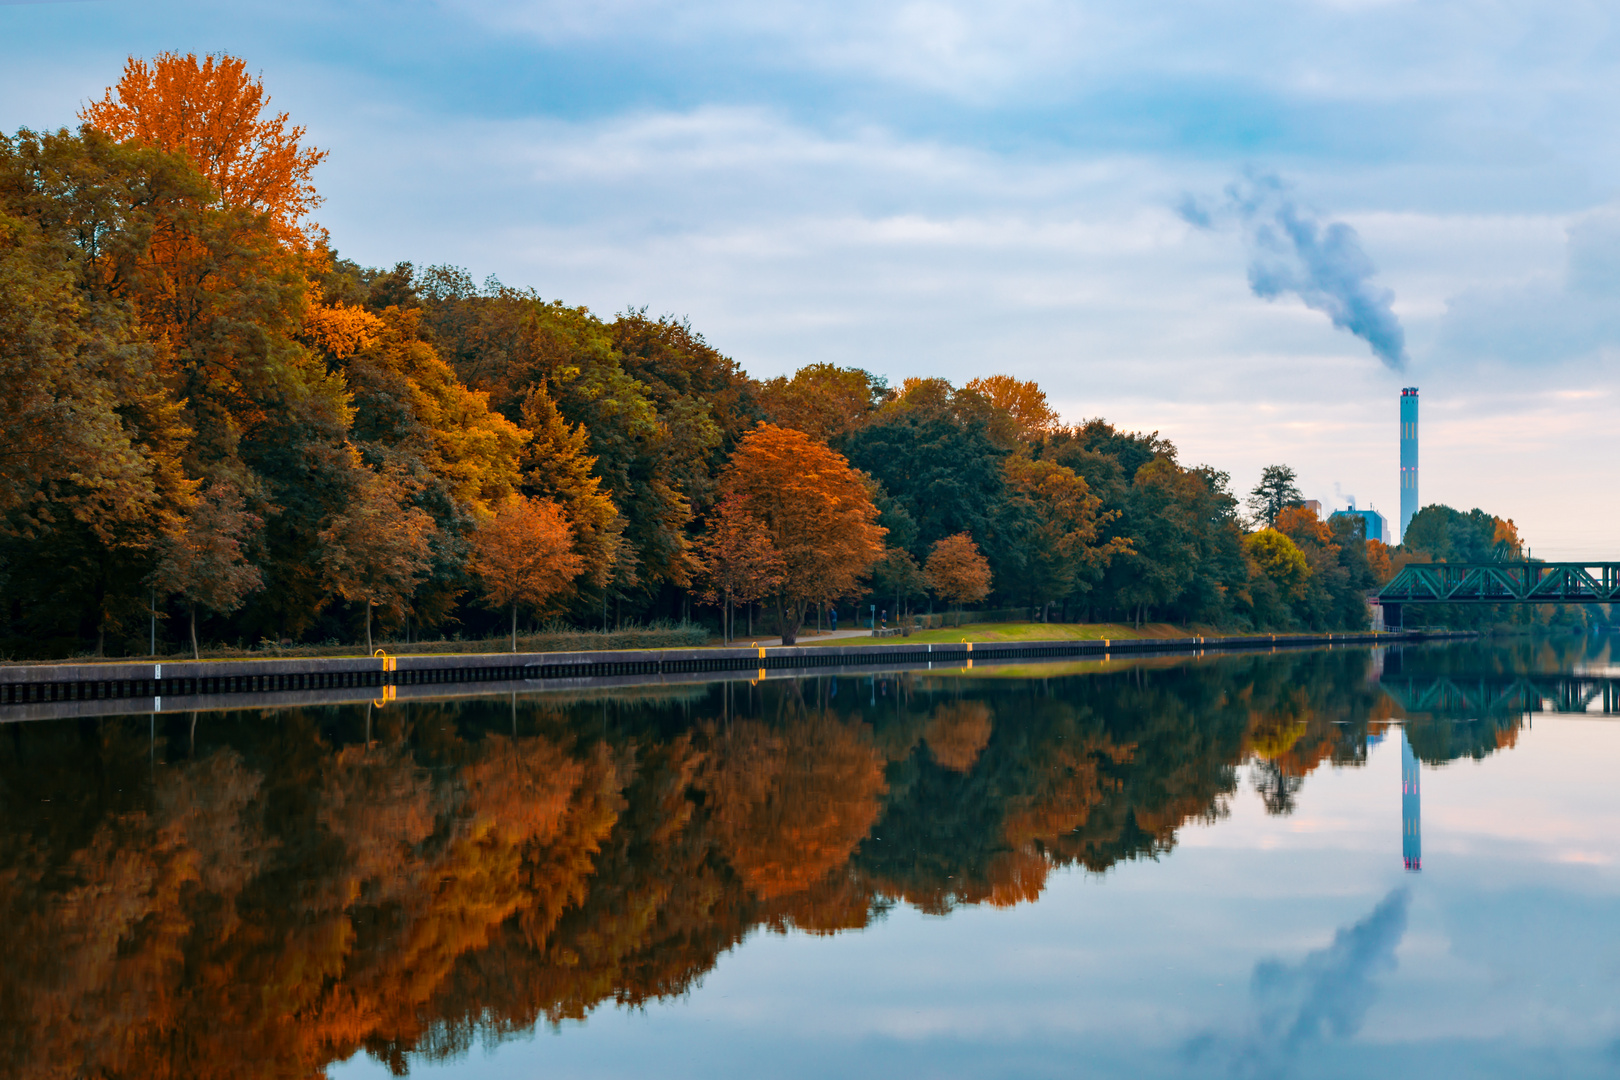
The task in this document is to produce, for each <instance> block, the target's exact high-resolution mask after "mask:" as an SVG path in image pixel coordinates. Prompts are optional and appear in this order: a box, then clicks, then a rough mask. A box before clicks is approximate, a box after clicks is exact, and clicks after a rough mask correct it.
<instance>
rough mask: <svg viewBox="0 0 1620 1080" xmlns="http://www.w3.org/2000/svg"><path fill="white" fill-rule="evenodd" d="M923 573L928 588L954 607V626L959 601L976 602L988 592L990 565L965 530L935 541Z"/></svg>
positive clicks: (958, 613) (960, 619)
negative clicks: (926, 578)
mask: <svg viewBox="0 0 1620 1080" xmlns="http://www.w3.org/2000/svg"><path fill="white" fill-rule="evenodd" d="M923 572H924V573H925V574H927V575H928V585H929V587H930V588H932V589H933V590H934V591H935V592H937V593H938V594H939V595H940V596H941V597H943V598H944V599H945V601H946V602H947V603H950V604H952V605H954V606H955V607H956V609H957V625H958V626H960V625H961V622H962V618H961V608H962V605H963V604H976V603H978V602H979V601H980V600H983V599H984V598H985V597H986V596H989V595H990V564H989V563H988V562H987V561H985V558H984V556H983V555H980V554H979V545H977V544H975V543H974V542H973V537H971V536H969V535H968V534H967V533H957V534H956V535H955V536H947V537H946V538H945V539H943V540H941V541H939V542H938V543H937V544H935V545H934V549H933V551H931V552H929V553H928V562H927V563H926V564H924V566H923Z"/></svg>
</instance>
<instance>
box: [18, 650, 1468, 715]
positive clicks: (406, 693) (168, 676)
mask: <svg viewBox="0 0 1620 1080" xmlns="http://www.w3.org/2000/svg"><path fill="white" fill-rule="evenodd" d="M1467 636H1473V635H1471V634H1457V633H1436V632H1433V631H1429V632H1424V631H1407V632H1397V633H1358V634H1258V635H1246V636H1233V637H1185V638H1116V639H1113V640H1108V639H1102V640H1095V641H1077V640H1067V641H1019V642H977V643H975V642H962V643H958V644H930V645H924V644H920V643H910V642H905V641H901V642H896V643H893V644H879V643H877V642H872V643H870V644H860V645H837V646H832V645H823V646H802V645H801V646H776V647H769V648H719V649H634V650H618V651H612V652H567V653H496V654H491V653H483V654H461V655H439V656H390V655H387V654H385V653H383V652H382V651H381V650H379V651H378V653H377V655H375V656H368V657H332V658H328V657H279V658H266V659H262V660H260V659H254V660H241V659H233V660H202V661H193V660H186V661H180V662H165V663H161V664H154V663H150V662H143V663H138V664H137V663H122V662H109V661H98V662H89V663H79V664H8V665H0V722H7V721H18V720H36V719H37V720H43V719H51V718H59V717H72V716H106V715H115V714H124V713H136V712H187V711H194V710H205V709H222V708H263V707H274V706H291V705H335V704H342V703H346V702H363V701H378V702H383V703H386V702H388V701H394V700H408V699H411V698H442V697H461V696H466V695H471V694H505V693H513V692H519V691H524V692H527V691H534V690H539V689H545V688H550V687H555V688H579V687H581V686H587V685H592V686H607V685H635V684H645V683H661V682H662V683H670V682H703V681H707V680H710V679H713V678H715V677H716V676H719V677H721V678H724V677H727V676H731V677H743V678H755V679H760V678H770V677H773V676H774V677H789V676H794V675H803V674H818V673H827V672H828V671H829V670H837V669H851V668H884V669H890V670H917V669H928V668H935V667H938V668H949V667H957V668H960V667H964V666H970V665H977V664H994V663H1004V662H1008V661H1029V660H1037V661H1039V660H1071V659H1077V658H1078V659H1085V658H1094V659H1111V658H1114V657H1124V656H1142V655H1174V654H1181V655H1196V654H1199V653H1204V652H1235V651H1244V650H1250V651H1252V650H1268V649H1298V648H1319V647H1324V646H1325V647H1330V648H1331V647H1339V646H1347V645H1356V646H1365V645H1371V644H1393V643H1397V642H1409V641H1424V640H1435V639H1438V638H1444V637H1467Z"/></svg>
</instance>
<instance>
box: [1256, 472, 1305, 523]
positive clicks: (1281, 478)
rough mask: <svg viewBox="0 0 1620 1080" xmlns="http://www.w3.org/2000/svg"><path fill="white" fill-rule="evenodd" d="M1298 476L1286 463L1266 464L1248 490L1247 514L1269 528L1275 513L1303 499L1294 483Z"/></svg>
mask: <svg viewBox="0 0 1620 1080" xmlns="http://www.w3.org/2000/svg"><path fill="white" fill-rule="evenodd" d="M1297 479H1298V477H1297V476H1296V475H1295V474H1294V470H1293V469H1291V468H1289V467H1288V466H1287V465H1267V466H1266V467H1265V468H1264V469H1263V470H1262V471H1261V473H1260V482H1259V483H1258V484H1256V485H1254V490H1253V491H1251V492H1249V515H1250V517H1252V518H1253V519H1254V521H1255V522H1256V523H1258V524H1259V525H1261V526H1263V527H1265V528H1268V529H1269V528H1271V527H1272V526H1273V525H1275V524H1276V523H1277V515H1278V514H1280V513H1282V512H1283V510H1285V509H1286V508H1288V507H1290V506H1298V505H1299V504H1300V503H1302V502H1304V501H1305V496H1303V495H1301V494H1300V493H1299V486H1298V485H1297V484H1295V483H1294V481H1295V480H1297Z"/></svg>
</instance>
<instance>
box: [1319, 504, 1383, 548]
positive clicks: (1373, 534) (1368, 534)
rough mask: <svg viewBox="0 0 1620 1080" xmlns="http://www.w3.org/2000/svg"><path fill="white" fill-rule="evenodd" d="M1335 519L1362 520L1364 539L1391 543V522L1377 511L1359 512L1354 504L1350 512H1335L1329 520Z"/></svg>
mask: <svg viewBox="0 0 1620 1080" xmlns="http://www.w3.org/2000/svg"><path fill="white" fill-rule="evenodd" d="M1335 518H1360V519H1361V523H1362V532H1361V535H1362V538H1363V539H1365V540H1382V541H1383V542H1384V543H1386V544H1387V543H1389V540H1388V533H1389V522H1387V521H1385V520H1384V515H1383V514H1380V513H1379V512H1378V511H1376V510H1357V509H1356V508H1355V504H1353V503H1352V504H1351V506H1350V509H1348V510H1335V511H1333V513H1332V515H1331V516H1329V518H1328V520H1329V521H1332V520H1334V519H1335Z"/></svg>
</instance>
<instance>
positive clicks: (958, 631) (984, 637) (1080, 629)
mask: <svg viewBox="0 0 1620 1080" xmlns="http://www.w3.org/2000/svg"><path fill="white" fill-rule="evenodd" d="M1197 634H1204V635H1206V636H1209V637H1215V636H1218V635H1219V634H1220V631H1216V630H1209V629H1208V628H1206V627H1192V628H1188V627H1185V626H1176V625H1175V624H1173V623H1147V624H1145V625H1144V626H1143V627H1142V628H1141V629H1137V628H1135V627H1133V626H1128V625H1126V624H1125V623H1037V622H1007V623H968V624H967V625H966V626H961V627H956V626H948V627H946V628H945V629H943V630H916V631H913V632H912V635H911V636H910V637H908V638H902V637H889V638H875V639H874V638H871V637H846V638H831V639H829V638H817V637H804V636H801V637H800V638H799V644H800V645H899V644H901V643H902V642H904V643H907V644H909V643H911V642H920V643H922V644H933V645H943V644H951V643H955V642H959V641H1102V640H1109V641H1112V640H1114V639H1121V638H1184V637H1193V636H1194V635H1197Z"/></svg>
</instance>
